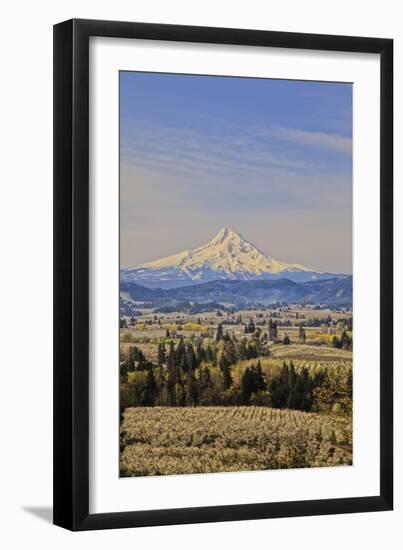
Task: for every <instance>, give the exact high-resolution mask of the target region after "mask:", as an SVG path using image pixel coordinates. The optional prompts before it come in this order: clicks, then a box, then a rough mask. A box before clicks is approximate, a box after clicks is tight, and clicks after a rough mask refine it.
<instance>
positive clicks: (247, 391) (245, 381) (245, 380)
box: [241, 367, 253, 405]
mask: <svg viewBox="0 0 403 550" xmlns="http://www.w3.org/2000/svg"><path fill="white" fill-rule="evenodd" d="M252 379H253V375H252V372H251V370H250V368H249V367H246V369H245V371H244V373H243V375H242V377H241V398H242V404H243V405H249V400H250V398H251V395H252V392H253V380H252Z"/></svg>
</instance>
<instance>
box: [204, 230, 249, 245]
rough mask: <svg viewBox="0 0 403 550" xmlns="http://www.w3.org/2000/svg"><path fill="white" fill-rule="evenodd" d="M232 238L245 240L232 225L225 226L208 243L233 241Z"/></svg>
mask: <svg viewBox="0 0 403 550" xmlns="http://www.w3.org/2000/svg"><path fill="white" fill-rule="evenodd" d="M232 240H236V241H243V240H244V238H243V237H242V235H240V234H239V233H237V232H236V231H234V230H233V229H231V228H230V227H223V228H222V229H220V231H219V232H218V233H217V235H216V236H215V237H213V238H212V239H211V241H209V243H208V244H210V243H219V242H220V243H222V242H224V241H232Z"/></svg>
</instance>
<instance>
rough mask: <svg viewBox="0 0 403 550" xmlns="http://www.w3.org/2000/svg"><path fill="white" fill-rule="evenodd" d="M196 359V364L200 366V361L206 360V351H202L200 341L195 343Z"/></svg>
mask: <svg viewBox="0 0 403 550" xmlns="http://www.w3.org/2000/svg"><path fill="white" fill-rule="evenodd" d="M196 360H197V366H200V365H201V363H203V361H205V360H206V353H205V351H204V348H203V344H202V342H199V343H198V344H197V349H196Z"/></svg>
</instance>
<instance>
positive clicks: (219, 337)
mask: <svg viewBox="0 0 403 550" xmlns="http://www.w3.org/2000/svg"><path fill="white" fill-rule="evenodd" d="M223 335H224V331H223V328H222V324H221V323H219V324H218V326H217V333H216V336H215V341H216V342H219V341H220V340H222V338H223Z"/></svg>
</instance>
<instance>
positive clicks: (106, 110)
mask: <svg viewBox="0 0 403 550" xmlns="http://www.w3.org/2000/svg"><path fill="white" fill-rule="evenodd" d="M392 75H393V42H392V40H391V39H386V38H360V37H346V36H324V35H308V34H297V33H288V32H268V31H256V30H245V29H225V28H221V29H218V28H205V27H187V26H176V25H175V26H173V25H157V24H146V23H125V22H113V21H90V20H71V21H66V22H63V23H60V24H58V25H55V27H54V523H55V524H56V525H59V526H62V527H65V528H68V529H71V530H89V529H104V528H118V527H137V526H152V525H167V524H182V523H201V522H215V521H230V520H244V519H255V518H256V519H258V518H274V517H291V516H302V515H320V514H337V513H350V512H369V511H381V510H391V509H392V506H393V442H392V434H393V415H392V413H393V401H392V397H393V391H392V389H393V379H392V372H393V371H392V366H393V365H392V358H393V353H392V346H393V309H392V297H393V294H392V293H393V290H392V288H393V280H392V277H393V275H392V273H393V265H392V261H393V256H392V254H393V252H392V250H393V234H392V228H393V220H392V212H393V208H392V206H393V195H392V183H393V146H392V142H393V126H392V121H393V111H392V108H393V76H392Z"/></svg>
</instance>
